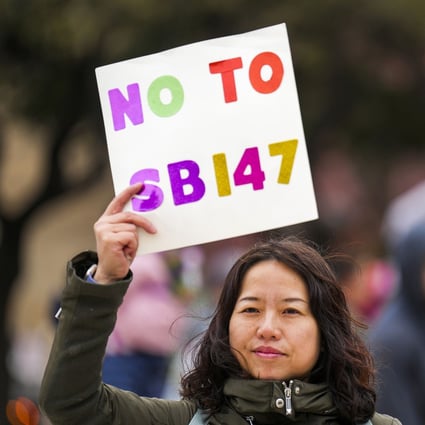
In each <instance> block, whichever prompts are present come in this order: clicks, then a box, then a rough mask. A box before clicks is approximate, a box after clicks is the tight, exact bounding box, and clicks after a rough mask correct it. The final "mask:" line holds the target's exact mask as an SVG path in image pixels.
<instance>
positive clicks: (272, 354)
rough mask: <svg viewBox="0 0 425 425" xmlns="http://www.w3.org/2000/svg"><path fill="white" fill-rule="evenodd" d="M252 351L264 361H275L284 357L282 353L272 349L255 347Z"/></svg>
mask: <svg viewBox="0 0 425 425" xmlns="http://www.w3.org/2000/svg"><path fill="white" fill-rule="evenodd" d="M253 351H254V353H255V354H256V355H257V356H259V357H262V358H266V359H275V358H276V357H281V356H283V355H284V353H282V352H281V351H279V350H277V349H276V348H273V347H257V348H255V349H254V350H253Z"/></svg>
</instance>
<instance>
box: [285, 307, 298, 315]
mask: <svg viewBox="0 0 425 425" xmlns="http://www.w3.org/2000/svg"><path fill="white" fill-rule="evenodd" d="M283 314H299V311H298V310H297V309H295V308H286V309H285V310H283Z"/></svg>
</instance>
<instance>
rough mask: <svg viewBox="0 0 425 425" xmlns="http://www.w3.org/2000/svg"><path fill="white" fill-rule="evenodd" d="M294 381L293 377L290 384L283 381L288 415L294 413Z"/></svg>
mask: <svg viewBox="0 0 425 425" xmlns="http://www.w3.org/2000/svg"><path fill="white" fill-rule="evenodd" d="M293 383H294V381H293V380H292V379H291V380H290V381H289V385H286V382H285V381H283V382H282V384H283V387H284V394H285V412H286V416H289V415H291V414H292V385H293Z"/></svg>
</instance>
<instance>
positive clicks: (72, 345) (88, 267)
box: [40, 185, 400, 425]
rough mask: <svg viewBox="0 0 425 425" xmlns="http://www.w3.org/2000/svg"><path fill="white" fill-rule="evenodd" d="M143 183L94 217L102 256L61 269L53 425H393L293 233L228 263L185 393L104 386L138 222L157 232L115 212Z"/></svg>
mask: <svg viewBox="0 0 425 425" xmlns="http://www.w3.org/2000/svg"><path fill="white" fill-rule="evenodd" d="M140 189H141V186H140V185H134V186H130V187H129V188H127V189H126V190H124V191H123V192H122V193H121V194H119V195H118V196H117V197H116V198H115V199H114V200H113V201H112V202H111V203H110V205H109V206H108V207H107V209H106V210H105V213H104V214H103V215H102V217H101V218H100V219H99V220H98V221H97V223H96V224H95V235H96V242H97V252H98V257H97V256H96V254H94V253H83V254H80V255H78V256H77V257H75V258H74V259H73V260H71V262H70V263H69V265H68V284H67V286H66V288H65V290H64V294H63V300H62V312H61V315H60V320H59V326H58V329H57V335H56V337H55V341H54V344H53V347H52V352H51V355H50V359H49V362H48V365H47V368H46V372H45V376H44V380H43V383H42V388H41V394H40V405H41V407H42V409H43V410H44V411H45V412H46V414H47V416H48V417H49V418H50V420H51V422H52V424H53V425H62V424H79V425H84V424H90V425H93V424H94V425H96V424H99V425H100V424H102V425H107V424H113V425H115V424H124V425H125V424H128V425H135V424H143V425H156V424H158V425H159V424H167V425H188V424H189V423H190V421H191V420H192V418H193V417H194V415H195V413H196V412H197V411H198V410H202V413H203V419H204V422H205V423H208V424H211V425H218V424H221V425H224V424H228V425H246V424H248V423H249V424H251V425H252V424H267V425H270V424H293V423H296V424H306V425H307V424H314V425H321V424H323V425H324V424H347V425H348V424H362V423H366V422H367V421H368V420H369V419H370V418H372V423H373V424H374V425H383V424H384V425H386V424H394V425H396V424H400V422H399V421H398V420H396V419H393V418H391V417H388V416H385V415H380V414H377V413H375V412H374V405H375V392H374V390H373V387H372V381H373V369H372V361H371V357H370V355H369V353H368V351H367V350H366V348H365V347H364V345H363V343H362V340H361V339H360V338H359V336H358V335H357V334H356V332H355V329H354V323H353V321H352V319H351V318H350V315H349V312H348V309H347V305H346V302H345V299H344V296H343V293H342V291H341V289H340V287H339V285H338V283H337V281H336V279H335V277H334V274H333V273H332V271H331V268H330V267H329V266H328V264H327V262H326V260H325V259H324V258H323V257H322V256H321V255H320V254H319V253H318V252H317V251H316V250H315V249H313V248H312V247H310V246H308V245H306V244H304V243H303V242H300V241H298V240H295V239H287V240H283V241H278V242H269V243H264V244H261V245H258V246H257V247H254V248H253V249H252V250H250V251H249V252H248V253H247V254H245V255H244V256H242V257H241V258H240V259H239V260H238V261H237V262H236V263H235V265H234V266H233V268H232V269H231V271H230V272H229V275H228V277H227V279H226V282H225V285H224V288H223V291H222V295H221V298H220V300H219V302H218V306H217V309H216V311H215V313H214V315H213V318H212V321H211V323H210V326H209V328H208V329H207V331H206V333H205V335H204V337H203V338H202V339H201V340H200V342H199V346H198V351H197V355H196V358H195V361H194V368H193V370H192V371H191V372H189V373H188V374H187V375H186V376H185V377H183V379H182V390H181V393H182V400H181V401H177V400H161V399H150V398H143V397H138V396H137V395H136V394H134V393H130V392H124V391H121V390H119V389H117V388H114V387H112V386H108V385H105V384H102V382H101V373H100V371H101V365H102V358H103V355H104V351H105V345H106V341H107V339H108V335H109V333H110V332H111V330H112V328H113V326H114V322H115V316H116V310H117V308H118V306H119V304H120V303H121V301H122V297H123V296H124V294H125V291H126V289H127V287H128V285H129V283H130V280H131V272H130V270H129V267H130V264H131V262H132V260H133V259H134V257H135V255H136V251H137V247H138V237H137V230H138V228H139V227H140V228H142V229H144V230H145V231H147V232H149V233H155V232H156V230H155V228H154V227H153V225H152V224H151V223H150V222H149V221H148V220H146V218H144V217H143V216H139V215H136V214H132V213H130V212H122V210H123V208H124V205H125V204H126V203H127V202H128V201H129V200H130V198H131V197H132V196H133V195H135V194H136V193H137V192H139V191H140ZM93 264H95V266H93ZM96 264H97V266H96ZM94 269H95V270H94ZM90 283H91V284H90ZM93 283H94V284H93Z"/></svg>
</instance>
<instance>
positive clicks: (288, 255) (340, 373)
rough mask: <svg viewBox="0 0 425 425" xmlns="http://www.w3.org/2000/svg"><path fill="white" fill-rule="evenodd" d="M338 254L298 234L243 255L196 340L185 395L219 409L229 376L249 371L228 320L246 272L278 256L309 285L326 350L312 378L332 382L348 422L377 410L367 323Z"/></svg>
mask: <svg viewBox="0 0 425 425" xmlns="http://www.w3.org/2000/svg"><path fill="white" fill-rule="evenodd" d="M336 258H337V256H335V255H332V256H331V255H325V254H322V253H321V252H320V250H319V249H318V248H317V247H316V246H314V245H313V243H311V242H307V241H303V240H301V239H299V238H297V237H293V236H291V237H286V238H283V239H279V240H269V241H264V242H260V243H258V244H257V245H255V246H254V247H253V248H252V249H250V250H249V251H248V252H247V253H245V254H244V255H242V256H241V257H240V258H239V259H238V260H237V261H236V263H235V264H234V265H233V267H232V268H231V270H230V271H229V273H228V275H227V277H226V279H225V282H224V286H223V289H222V292H221V296H220V299H219V301H218V304H217V307H216V309H215V311H214V313H213V315H212V319H211V321H210V324H209V326H208V328H207V330H206V331H205V333H204V334H203V335H202V337H201V338H200V339H199V340H198V341H197V343H196V346H195V350H194V351H193V354H194V355H193V368H192V369H191V370H190V371H189V372H188V373H186V374H185V375H184V376H183V378H182V382H181V391H180V392H181V395H182V397H183V398H185V399H191V400H194V401H196V402H197V404H198V405H199V406H200V407H201V408H203V409H205V410H207V411H209V412H210V413H214V412H217V411H218V410H219V409H220V407H221V406H222V405H223V403H224V402H225V400H224V394H223V386H224V383H225V381H226V379H227V378H228V377H230V376H233V377H234V376H243V375H244V372H243V370H242V369H241V366H240V365H239V363H238V361H237V359H236V357H235V356H234V355H233V354H232V351H231V349H230V345H229V322H230V318H231V315H232V313H233V309H234V306H235V304H236V301H237V299H238V296H239V293H240V290H241V285H242V281H243V278H244V276H245V274H246V272H247V271H248V270H249V269H250V268H251V267H252V266H253V265H254V264H256V263H258V262H260V261H265V260H271V259H273V260H277V261H279V262H281V263H283V264H285V265H286V266H288V267H290V268H291V269H292V270H294V271H296V272H297V273H298V274H299V275H300V276H301V277H302V278H303V280H304V282H305V283H306V285H307V289H308V293H309V296H310V307H311V310H312V313H313V315H314V317H315V318H316V320H317V323H318V326H319V329H320V334H321V344H322V349H323V351H322V353H321V355H320V356H319V360H318V362H317V364H316V365H315V367H314V368H313V370H312V373H311V376H310V382H316V383H319V382H320V383H323V382H326V383H327V384H328V386H329V389H330V391H331V393H332V395H333V399H334V403H335V406H336V408H337V410H338V412H339V417H340V419H341V420H342V421H343V423H345V424H355V423H357V422H360V423H363V422H367V420H368V419H370V418H371V417H372V415H373V413H374V411H375V400H376V393H375V389H374V384H375V376H374V374H375V370H374V365H373V359H372V356H371V354H370V353H369V351H368V350H367V348H366V345H365V344H364V342H363V340H362V338H361V335H360V333H359V332H358V331H359V326H360V327H362V326H363V325H362V324H361V323H359V322H357V321H356V320H354V319H353V317H352V316H351V314H350V311H349V309H348V307H347V303H346V300H345V297H344V293H343V292H342V289H341V286H340V284H339V282H338V279H337V277H336V274H335V272H334V269H333V266H332V265H333V264H334V263H336V262H335V261H334V260H335V259H336ZM363 327H364V326H363Z"/></svg>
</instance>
